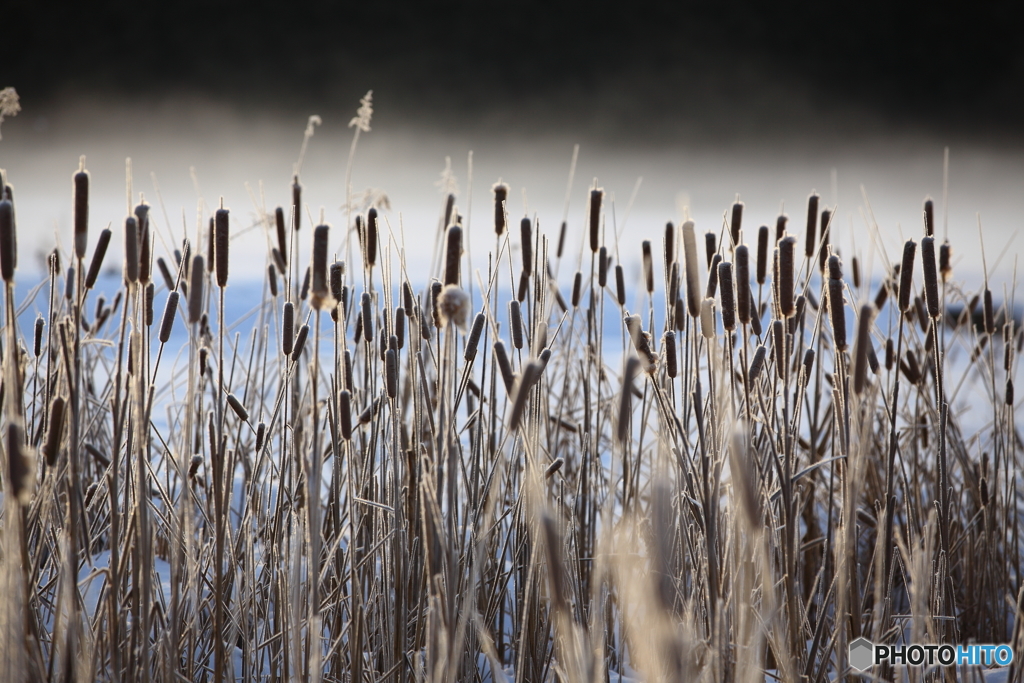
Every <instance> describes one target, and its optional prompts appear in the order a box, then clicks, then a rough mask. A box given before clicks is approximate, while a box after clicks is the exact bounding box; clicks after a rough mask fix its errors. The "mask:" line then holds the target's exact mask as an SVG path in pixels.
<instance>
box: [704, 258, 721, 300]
mask: <svg viewBox="0 0 1024 683" xmlns="http://www.w3.org/2000/svg"><path fill="white" fill-rule="evenodd" d="M721 262H722V255H721V254H715V255H714V256H712V258H711V263H709V264H708V287H707V291H706V292H705V294H704V298H705V299H714V298H715V295H716V294H717V293H718V265H719V264H720V263H721Z"/></svg>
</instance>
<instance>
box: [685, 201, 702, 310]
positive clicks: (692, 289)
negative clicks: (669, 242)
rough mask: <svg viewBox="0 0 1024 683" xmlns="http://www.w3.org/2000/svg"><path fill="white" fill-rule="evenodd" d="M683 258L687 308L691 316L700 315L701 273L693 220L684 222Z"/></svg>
mask: <svg viewBox="0 0 1024 683" xmlns="http://www.w3.org/2000/svg"><path fill="white" fill-rule="evenodd" d="M683 258H684V259H685V261H686V309H687V311H688V312H689V314H690V317H691V318H696V317H697V316H699V315H700V302H701V296H700V273H698V272H697V237H696V235H695V234H694V231H693V221H686V222H685V223H683Z"/></svg>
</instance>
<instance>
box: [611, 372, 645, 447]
mask: <svg viewBox="0 0 1024 683" xmlns="http://www.w3.org/2000/svg"><path fill="white" fill-rule="evenodd" d="M639 369H640V359H638V358H637V357H636V356H630V357H629V358H628V359H627V360H626V368H625V370H623V372H622V393H621V394H619V424H618V429H617V430H616V436H617V437H618V439H619V443H625V442H626V439H628V438H629V416H630V415H631V414H632V413H633V406H632V403H633V401H632V398H633V379H634V378H635V377H636V373H637V370H639Z"/></svg>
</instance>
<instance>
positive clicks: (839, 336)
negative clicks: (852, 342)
mask: <svg viewBox="0 0 1024 683" xmlns="http://www.w3.org/2000/svg"><path fill="white" fill-rule="evenodd" d="M828 311H829V316H830V318H831V319H832V339H833V341H834V342H835V345H836V349H838V350H839V351H845V350H846V311H845V310H844V308H843V281H842V280H836V279H834V278H829V281H828Z"/></svg>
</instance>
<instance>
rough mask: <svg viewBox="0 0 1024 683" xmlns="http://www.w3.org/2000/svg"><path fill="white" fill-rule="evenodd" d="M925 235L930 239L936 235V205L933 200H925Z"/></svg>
mask: <svg viewBox="0 0 1024 683" xmlns="http://www.w3.org/2000/svg"><path fill="white" fill-rule="evenodd" d="M924 234H925V235H926V236H928V237H934V235H935V205H934V204H932V200H931V199H926V200H924Z"/></svg>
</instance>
